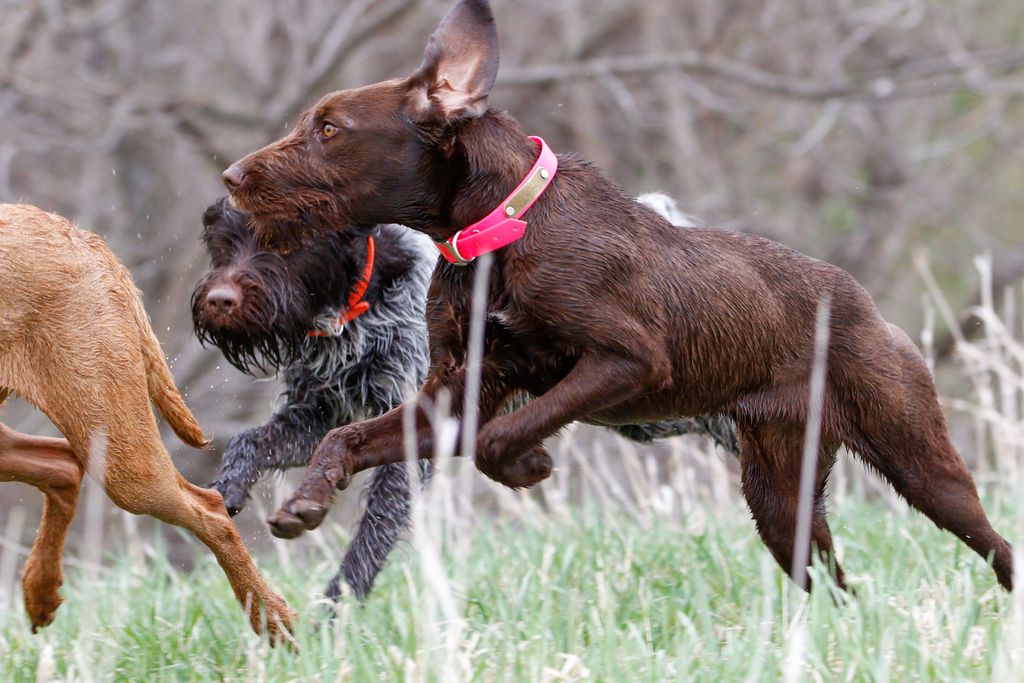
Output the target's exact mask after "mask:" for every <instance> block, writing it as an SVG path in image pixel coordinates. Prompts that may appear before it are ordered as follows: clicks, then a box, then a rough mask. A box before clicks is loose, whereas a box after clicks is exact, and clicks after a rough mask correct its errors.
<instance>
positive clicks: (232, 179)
mask: <svg viewBox="0 0 1024 683" xmlns="http://www.w3.org/2000/svg"><path fill="white" fill-rule="evenodd" d="M248 175H249V174H248V172H247V171H246V169H245V166H243V165H242V164H241V162H239V163H235V164H231V166H229V167H228V169H227V170H226V171H224V172H223V173H222V174H221V176H220V177H221V180H223V181H224V186H225V187H227V188H228V190H229V191H231V192H234V191H235V190H238V189H241V187H242V184H243V183H244V182H245V179H246V177H247V176H248Z"/></svg>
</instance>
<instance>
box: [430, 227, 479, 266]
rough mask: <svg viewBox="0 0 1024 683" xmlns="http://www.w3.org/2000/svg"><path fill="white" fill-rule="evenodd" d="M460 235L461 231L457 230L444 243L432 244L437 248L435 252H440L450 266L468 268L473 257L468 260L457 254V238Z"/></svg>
mask: <svg viewBox="0 0 1024 683" xmlns="http://www.w3.org/2000/svg"><path fill="white" fill-rule="evenodd" d="M461 234H462V231H461V230H459V231H458V232H456V233H455V234H454V235H452V236H451V237H450V238H449V239H447V240H445V241H444V242H434V244H435V245H436V246H437V250H438V251H440V252H441V255H442V256H444V257H445V260H447V261H448V262H449V263H451V264H452V265H456V266H468V265H469V264H470V263H471V262H472V261H473V258H474V257H470V258H468V259H467V258H463V256H462V254H460V253H459V248H458V246H456V244H457V243H458V241H459V236H460V235H461Z"/></svg>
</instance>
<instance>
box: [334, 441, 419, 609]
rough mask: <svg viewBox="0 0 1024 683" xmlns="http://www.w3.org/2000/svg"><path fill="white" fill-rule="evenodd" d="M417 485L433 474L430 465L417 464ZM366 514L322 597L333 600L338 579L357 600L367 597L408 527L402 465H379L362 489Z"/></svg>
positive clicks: (407, 495)
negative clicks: (364, 488)
mask: <svg viewBox="0 0 1024 683" xmlns="http://www.w3.org/2000/svg"><path fill="white" fill-rule="evenodd" d="M417 466H418V467H419V470H420V472H419V475H420V481H421V482H422V485H423V486H426V485H427V483H428V482H429V481H430V478H431V477H432V476H433V474H434V466H433V463H432V462H430V461H429V460H420V461H419V462H418V463H417ZM365 495H366V510H365V512H364V513H363V518H362V520H360V522H359V528H358V529H357V531H356V534H355V537H354V538H353V539H352V543H351V545H349V547H348V551H347V552H346V553H345V557H344V559H343V560H342V563H341V567H340V568H339V569H338V573H337V574H335V575H334V578H333V579H331V582H330V583H329V584H328V585H327V591H326V595H327V597H328V598H330V599H331V600H337V599H338V597H339V596H340V595H341V581H342V579H344V580H345V582H346V583H348V585H349V586H351V587H352V592H354V593H355V595H356V597H357V598H359V599H360V600H363V599H365V598H366V596H367V595H369V593H370V590H371V589H372V588H373V583H374V581H375V580H376V579H377V575H378V574H379V573H380V571H381V570H382V569H383V568H384V565H385V563H386V562H387V559H388V555H389V554H391V551H392V549H394V547H395V544H396V543H398V538H399V536H400V535H401V533H402V532H403V531H404V530H405V529H406V528H407V527H408V526H409V515H410V512H411V501H412V492H411V490H410V482H409V473H408V470H407V466H406V464H405V463H404V462H400V463H392V464H390V465H381V466H380V467H378V468H377V469H376V470H375V471H374V473H373V479H372V480H371V481H370V484H369V485H368V486H367V487H366V491H365Z"/></svg>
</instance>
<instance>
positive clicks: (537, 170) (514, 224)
mask: <svg viewBox="0 0 1024 683" xmlns="http://www.w3.org/2000/svg"><path fill="white" fill-rule="evenodd" d="M530 139H531V140H533V141H534V142H536V143H537V144H538V145H540V157H539V158H538V159H537V163H535V164H534V165H533V168H531V169H530V172H529V173H527V174H526V178H524V179H523V182H521V183H519V187H517V188H516V189H515V190H513V191H512V194H510V195H509V196H508V197H506V198H505V201H503V202H502V203H501V204H500V205H499V206H498V208H496V209H495V210H494V211H491V212H490V213H489V214H487V215H486V216H485V217H484V218H482V219H481V220H479V221H477V222H476V223H473V224H472V225H468V226H466V227H465V228H463V229H462V230H459V231H458V232H456V233H455V234H454V235H452V237H451V239H449V240H448V241H446V242H435V243H434V244H436V245H437V249H438V251H440V252H441V256H443V257H444V258H445V260H446V261H448V262H449V263H454V264H455V265H457V266H464V265H466V264H468V263H469V262H470V261H472V260H473V259H475V258H476V257H477V256H483V255H484V254H488V253H490V252H492V251H497V250H498V249H501V248H502V247H504V246H506V245H509V244H512V243H513V242H515V241H516V240H517V239H519V238H520V237H522V236H523V234H524V233H525V231H526V221H523V220H519V218H520V217H521V216H522V215H523V214H524V213H526V212H527V210H529V208H530V207H531V206H533V205H534V203H536V201H537V200H538V199H540V196H541V195H542V194H544V190H546V189H548V185H550V184H551V181H552V180H554V179H555V173H557V172H558V157H557V156H555V153H554V152H552V151H551V148H550V147H548V143H546V142H544V141H543V140H542V139H540V138H539V137H536V136H532V135H531V136H530Z"/></svg>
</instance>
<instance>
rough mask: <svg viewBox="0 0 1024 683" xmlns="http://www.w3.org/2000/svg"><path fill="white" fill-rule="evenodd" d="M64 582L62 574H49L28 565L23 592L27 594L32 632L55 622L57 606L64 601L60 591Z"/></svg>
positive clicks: (27, 609)
mask: <svg viewBox="0 0 1024 683" xmlns="http://www.w3.org/2000/svg"><path fill="white" fill-rule="evenodd" d="M62 583H63V581H62V580H61V577H60V574H58V575H56V576H47V575H46V574H45V573H44V572H40V571H34V570H33V568H32V567H26V569H25V576H24V578H23V579H22V592H23V593H24V595H25V611H26V612H28V619H29V621H30V622H31V623H32V633H37V632H38V631H39V629H41V628H45V627H47V626H49V625H50V624H51V623H52V622H53V619H54V617H55V616H56V613H57V608H58V607H60V604H61V603H62V602H63V601H64V600H63V598H61V597H60V593H59V592H58V590H59V589H60V587H61V584H62Z"/></svg>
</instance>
